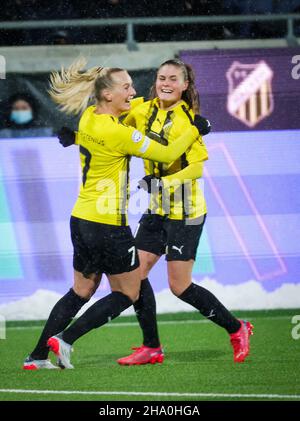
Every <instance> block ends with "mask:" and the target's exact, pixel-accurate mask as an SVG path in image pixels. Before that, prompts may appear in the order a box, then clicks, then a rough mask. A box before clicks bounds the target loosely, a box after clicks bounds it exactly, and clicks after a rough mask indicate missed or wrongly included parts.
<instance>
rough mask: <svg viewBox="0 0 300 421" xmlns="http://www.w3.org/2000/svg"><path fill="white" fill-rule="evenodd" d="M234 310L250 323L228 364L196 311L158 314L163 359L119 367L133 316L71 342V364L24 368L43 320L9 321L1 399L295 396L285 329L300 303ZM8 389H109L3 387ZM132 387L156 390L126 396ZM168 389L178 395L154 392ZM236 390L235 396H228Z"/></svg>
mask: <svg viewBox="0 0 300 421" xmlns="http://www.w3.org/2000/svg"><path fill="white" fill-rule="evenodd" d="M237 314H238V315H239V317H247V319H248V320H250V321H251V322H253V324H254V326H255V334H254V336H252V337H251V353H250V356H249V357H248V359H247V360H246V362H245V363H243V364H234V363H233V356H232V349H231V346H230V343H229V337H228V334H227V333H226V332H225V331H224V330H223V329H221V328H219V327H218V326H216V325H214V324H213V323H211V322H207V321H206V320H204V319H203V318H201V317H200V316H199V314H197V313H178V314H170V315H161V316H159V322H160V323H159V330H160V336H161V342H162V344H163V345H164V349H165V355H166V358H165V361H164V363H163V364H155V365H149V364H147V365H145V366H131V367H122V366H119V365H118V364H117V363H116V360H117V359H118V358H119V357H121V356H125V355H127V354H128V353H129V352H130V347H131V346H134V345H140V344H141V333H140V330H139V328H138V325H137V324H136V323H134V322H135V321H136V320H135V318H134V317H121V318H119V319H117V320H116V321H114V322H113V323H111V324H110V325H107V326H105V327H103V328H101V329H97V330H94V331H92V332H90V333H89V334H88V335H86V336H85V337H83V338H81V339H80V340H79V341H78V342H76V343H75V346H74V348H75V351H74V353H73V354H72V363H73V364H74V366H75V369H74V370H40V371H23V370H22V369H21V367H22V363H23V360H24V358H25V357H26V356H27V355H28V354H29V353H30V351H31V350H32V349H33V346H34V345H35V342H36V340H37V338H38V335H39V333H40V331H41V328H40V327H39V326H42V324H43V322H10V323H8V326H7V327H8V328H7V339H6V340H0V389H1V391H0V401H1V400H98V401H100V400H105V401H111V400H143V401H150V400H155V401H158V400H168V401H170V400H275V399H276V400H286V399H288V400H300V365H299V356H300V352H299V351H300V339H299V340H295V339H293V338H292V336H291V330H292V328H293V327H294V325H293V324H292V322H291V319H292V316H293V315H295V314H300V312H299V310H298V311H297V310H278V311H276V310H272V311H257V312H250V311H249V312H237ZM198 321H201V322H200V323H199V322H198ZM53 361H55V360H54V359H53ZM12 389H13V390H18V391H20V390H27V391H28V390H34V391H43V390H50V391H68V392H70V391H77V392H84V391H88V392H97V391H98V392H107V393H106V394H103V395H96V394H90V395H84V394H80V393H78V394H70V393H66V394H39V393H37V392H35V393H33V394H28V393H24V392H22V393H21V392H20V393H17V392H14V393H9V392H8V390H12ZM112 392H114V393H115V394H113V393H112ZM117 392H126V393H128V395H123V394H118V393H117ZM131 392H153V393H157V394H158V395H153V396H152V395H130V393H131ZM168 392H171V393H178V394H179V395H178V396H172V395H165V396H164V395H160V394H159V393H168ZM193 393H198V394H199V393H200V394H201V393H203V394H212V395H211V396H209V395H204V396H195V395H192V394H193ZM183 394H187V395H183ZM218 394H226V395H227V396H220V395H218ZM236 394H238V395H241V396H232V395H236ZM249 394H250V395H259V396H247V395H249ZM260 395H268V396H265V397H264V396H260ZM269 395H279V396H277V397H276V396H275V397H271V396H269ZM286 395H294V397H291V396H290V397H285V396H286ZM295 395H297V396H298V397H297V396H295Z"/></svg>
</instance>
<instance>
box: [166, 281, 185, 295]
mask: <svg viewBox="0 0 300 421" xmlns="http://www.w3.org/2000/svg"><path fill="white" fill-rule="evenodd" d="M169 287H170V290H171V292H172V293H173V294H174V295H176V297H179V296H180V295H181V294H182V293H183V291H184V290H185V289H186V288H185V286H183V285H181V284H180V282H178V280H177V279H173V278H169Z"/></svg>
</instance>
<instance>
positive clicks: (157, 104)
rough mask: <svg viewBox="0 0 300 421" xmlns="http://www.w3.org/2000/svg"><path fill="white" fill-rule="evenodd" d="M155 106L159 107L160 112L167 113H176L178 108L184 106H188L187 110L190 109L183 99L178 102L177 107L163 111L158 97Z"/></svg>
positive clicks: (155, 99)
mask: <svg viewBox="0 0 300 421" xmlns="http://www.w3.org/2000/svg"><path fill="white" fill-rule="evenodd" d="M154 104H155V105H156V106H157V108H158V109H159V110H160V111H165V112H166V113H167V112H168V111H174V110H176V109H177V108H180V107H181V106H182V105H185V106H186V108H187V109H189V108H190V107H189V106H188V104H187V103H186V102H185V101H184V100H183V99H182V100H181V101H180V102H178V104H177V105H175V107H173V108H171V109H170V110H168V111H167V110H162V109H161V108H160V107H159V98H158V97H156V98H154Z"/></svg>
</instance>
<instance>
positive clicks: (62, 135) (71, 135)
mask: <svg viewBox="0 0 300 421" xmlns="http://www.w3.org/2000/svg"><path fill="white" fill-rule="evenodd" d="M57 137H58V139H59V143H60V144H61V145H62V146H63V147H64V148H66V147H68V146H71V145H74V143H75V138H76V134H75V132H74V130H72V129H70V128H69V127H65V126H64V127H62V128H61V129H59V131H58V132H57Z"/></svg>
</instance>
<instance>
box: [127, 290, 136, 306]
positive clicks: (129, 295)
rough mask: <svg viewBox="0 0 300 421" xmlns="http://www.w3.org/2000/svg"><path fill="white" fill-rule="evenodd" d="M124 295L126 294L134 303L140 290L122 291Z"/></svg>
mask: <svg viewBox="0 0 300 421" xmlns="http://www.w3.org/2000/svg"><path fill="white" fill-rule="evenodd" d="M124 295H126V296H127V297H128V298H129V299H130V301H132V304H134V303H135V302H136V301H137V300H138V299H139V296H140V291H139V290H137V291H130V292H126V293H124Z"/></svg>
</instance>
